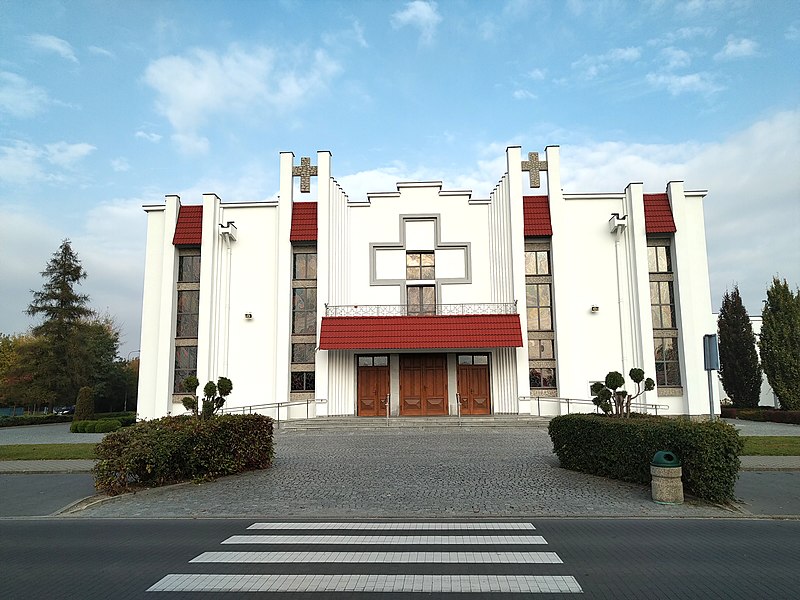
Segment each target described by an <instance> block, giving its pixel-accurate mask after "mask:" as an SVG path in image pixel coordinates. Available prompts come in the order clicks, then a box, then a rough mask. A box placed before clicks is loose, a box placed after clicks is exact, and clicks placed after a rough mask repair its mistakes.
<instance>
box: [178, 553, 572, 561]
mask: <svg viewBox="0 0 800 600" xmlns="http://www.w3.org/2000/svg"><path fill="white" fill-rule="evenodd" d="M189 562H192V563H248V564H250V563H400V564H405V563H434V564H453V563H458V564H464V563H469V564H481V563H485V564H561V559H560V558H559V557H558V554H556V553H555V552H203V553H202V554H201V555H199V556H197V557H195V558H193V559H192V560H190V561H189Z"/></svg>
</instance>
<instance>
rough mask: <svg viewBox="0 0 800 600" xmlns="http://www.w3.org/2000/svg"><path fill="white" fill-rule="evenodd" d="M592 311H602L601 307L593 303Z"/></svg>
mask: <svg viewBox="0 0 800 600" xmlns="http://www.w3.org/2000/svg"><path fill="white" fill-rule="evenodd" d="M592 312H593V313H596V312H600V307H599V306H597V304H592Z"/></svg>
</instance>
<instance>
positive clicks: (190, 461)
mask: <svg viewBox="0 0 800 600" xmlns="http://www.w3.org/2000/svg"><path fill="white" fill-rule="evenodd" d="M95 453H96V455H97V457H98V459H99V460H98V461H97V463H96V465H95V467H94V469H93V474H94V478H95V487H96V488H97V490H99V491H102V492H106V493H108V494H111V495H116V494H120V493H123V492H127V491H130V490H132V489H136V488H140V487H155V486H159V485H166V484H169V483H176V482H179V481H191V480H195V481H198V480H207V479H213V478H215V477H221V476H223V475H231V474H233V473H239V472H242V471H248V470H252V469H264V468H266V467H268V466H269V465H270V464H271V463H272V456H273V446H272V419H270V418H269V417H265V416H263V415H221V416H218V417H214V418H213V419H206V420H200V419H195V418H194V417H193V416H180V417H164V418H162V419H157V420H153V421H143V422H140V423H137V424H135V425H132V426H131V427H126V428H123V429H120V430H119V431H115V432H113V433H109V434H108V435H107V436H106V437H105V438H104V439H103V441H102V442H100V443H99V444H98V445H97V447H96V449H95Z"/></svg>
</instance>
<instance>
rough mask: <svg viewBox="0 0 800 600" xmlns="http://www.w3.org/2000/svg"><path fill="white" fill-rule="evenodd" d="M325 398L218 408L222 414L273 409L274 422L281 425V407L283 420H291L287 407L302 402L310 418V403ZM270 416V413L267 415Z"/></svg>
mask: <svg viewBox="0 0 800 600" xmlns="http://www.w3.org/2000/svg"><path fill="white" fill-rule="evenodd" d="M327 402H328V401H327V400H326V399H325V398H309V399H307V400H287V401H286V402H270V403H268V404H252V405H250V406H236V407H232V408H225V407H222V408H221V409H220V414H224V415H250V414H253V413H264V412H265V411H270V410H273V409H274V410H275V422H276V423H277V424H278V427H280V426H281V409H282V408H286V417H285V418H284V421H289V420H291V419H290V418H289V407H290V406H302V405H303V404H305V405H306V419H310V418H311V410H310V408H309V407H310V406H311V404H314V405H315V406H316V405H317V404H327ZM316 412H317V411H316V409H315V410H314V416H316ZM267 416H272V415H269V414H268V415H267Z"/></svg>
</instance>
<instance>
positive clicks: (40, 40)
mask: <svg viewBox="0 0 800 600" xmlns="http://www.w3.org/2000/svg"><path fill="white" fill-rule="evenodd" d="M28 43H29V44H30V45H31V46H33V47H34V48H37V49H38V50H44V51H45V52H55V53H56V54H58V55H59V56H60V57H61V58H63V59H65V60H68V61H70V62H74V63H75V64H77V63H78V57H77V56H75V50H73V48H72V46H71V45H70V43H69V42H68V41H66V40H62V39H61V38H59V37H56V36H54V35H44V34H41V33H35V34H33V35H29V36H28Z"/></svg>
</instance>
